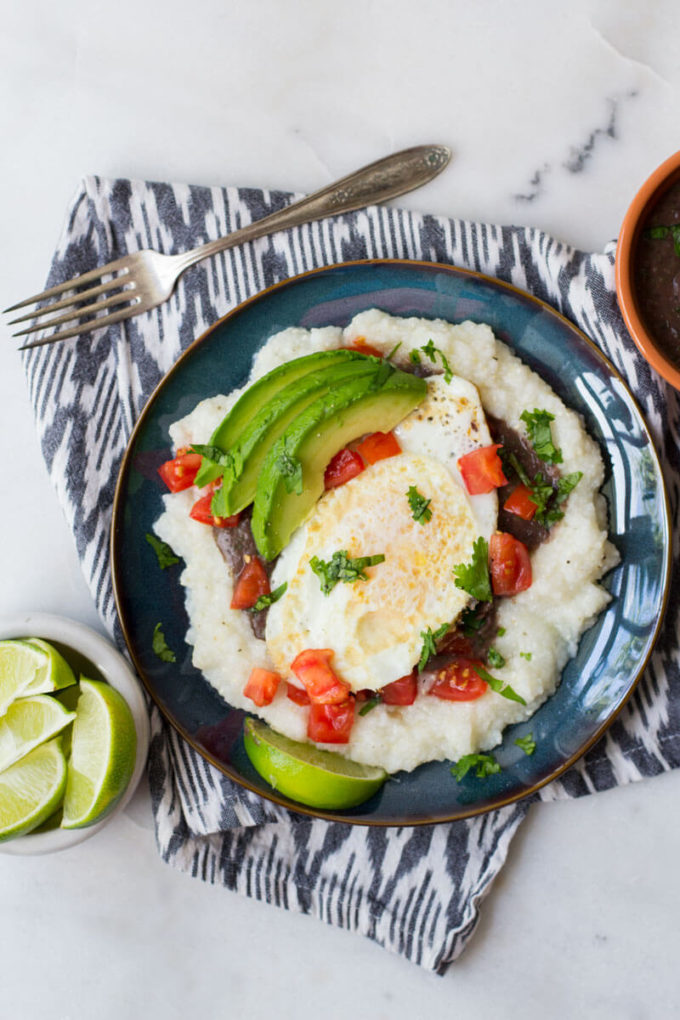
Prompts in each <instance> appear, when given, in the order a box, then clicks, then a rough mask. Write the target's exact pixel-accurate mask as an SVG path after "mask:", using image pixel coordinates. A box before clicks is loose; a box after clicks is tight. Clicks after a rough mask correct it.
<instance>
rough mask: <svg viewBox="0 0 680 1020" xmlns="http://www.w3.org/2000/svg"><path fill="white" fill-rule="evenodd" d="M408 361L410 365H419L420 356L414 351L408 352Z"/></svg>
mask: <svg viewBox="0 0 680 1020" xmlns="http://www.w3.org/2000/svg"><path fill="white" fill-rule="evenodd" d="M408 360H409V361H410V362H411V364H412V365H419V364H420V361H421V358H420V355H419V354H418V351H416V350H413V351H409V353H408Z"/></svg>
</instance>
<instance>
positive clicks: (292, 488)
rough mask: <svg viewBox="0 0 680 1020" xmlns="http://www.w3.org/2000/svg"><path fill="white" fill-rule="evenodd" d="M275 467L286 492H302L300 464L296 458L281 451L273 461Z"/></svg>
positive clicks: (285, 451) (286, 451)
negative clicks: (281, 476)
mask: <svg viewBox="0 0 680 1020" xmlns="http://www.w3.org/2000/svg"><path fill="white" fill-rule="evenodd" d="M275 464H276V467H277V468H278V470H279V471H280V472H281V474H282V475H283V481H284V484H285V486H286V492H296V493H297V494H298V496H299V495H300V493H301V492H302V464H301V463H300V461H299V460H298V459H297V457H292V456H291V455H290V453H288V450H285V449H284V450H282V451H281V453H280V454H279V455H278V457H277V458H276V461H275Z"/></svg>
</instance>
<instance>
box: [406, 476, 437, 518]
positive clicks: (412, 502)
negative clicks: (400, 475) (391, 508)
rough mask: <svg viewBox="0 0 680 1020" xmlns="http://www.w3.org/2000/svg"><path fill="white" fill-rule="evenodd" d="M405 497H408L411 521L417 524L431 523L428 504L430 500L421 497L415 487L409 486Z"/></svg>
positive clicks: (430, 512)
mask: <svg viewBox="0 0 680 1020" xmlns="http://www.w3.org/2000/svg"><path fill="white" fill-rule="evenodd" d="M406 495H407V496H408V505H409V506H410V507H411V516H412V517H413V520H414V521H417V522H418V524H427V522H428V521H431V520H432V511H431V510H430V503H431V502H432V500H431V499H425V497H424V496H421V494H420V493H419V492H418V490H417V488H416V487H415V485H409V488H408V492H407V493H406Z"/></svg>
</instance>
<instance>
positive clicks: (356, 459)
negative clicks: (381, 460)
mask: <svg viewBox="0 0 680 1020" xmlns="http://www.w3.org/2000/svg"><path fill="white" fill-rule="evenodd" d="M363 470H364V462H363V460H362V459H361V457H360V456H359V454H358V453H355V452H354V450H350V449H349V447H347V446H345V447H344V449H342V450H340V452H339V453H336V455H335V457H333V458H332V460H331V461H330V462H329V464H328V467H327V468H326V471H325V473H324V476H323V483H324V486H325V487H326V488H327V489H334V488H336V486H338V485H344V484H345V482H348V481H349V480H350V478H355V477H356V476H357V475H360V474H361V472H362V471H363Z"/></svg>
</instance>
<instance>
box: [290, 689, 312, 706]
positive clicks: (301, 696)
mask: <svg viewBox="0 0 680 1020" xmlns="http://www.w3.org/2000/svg"><path fill="white" fill-rule="evenodd" d="M286 687H287V690H286V697H287V698H290V700H291V701H294V702H295V704H296V705H308V704H309V695H308V694H307V691H304V690H303V689H302V687H296V686H295V684H286Z"/></svg>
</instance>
